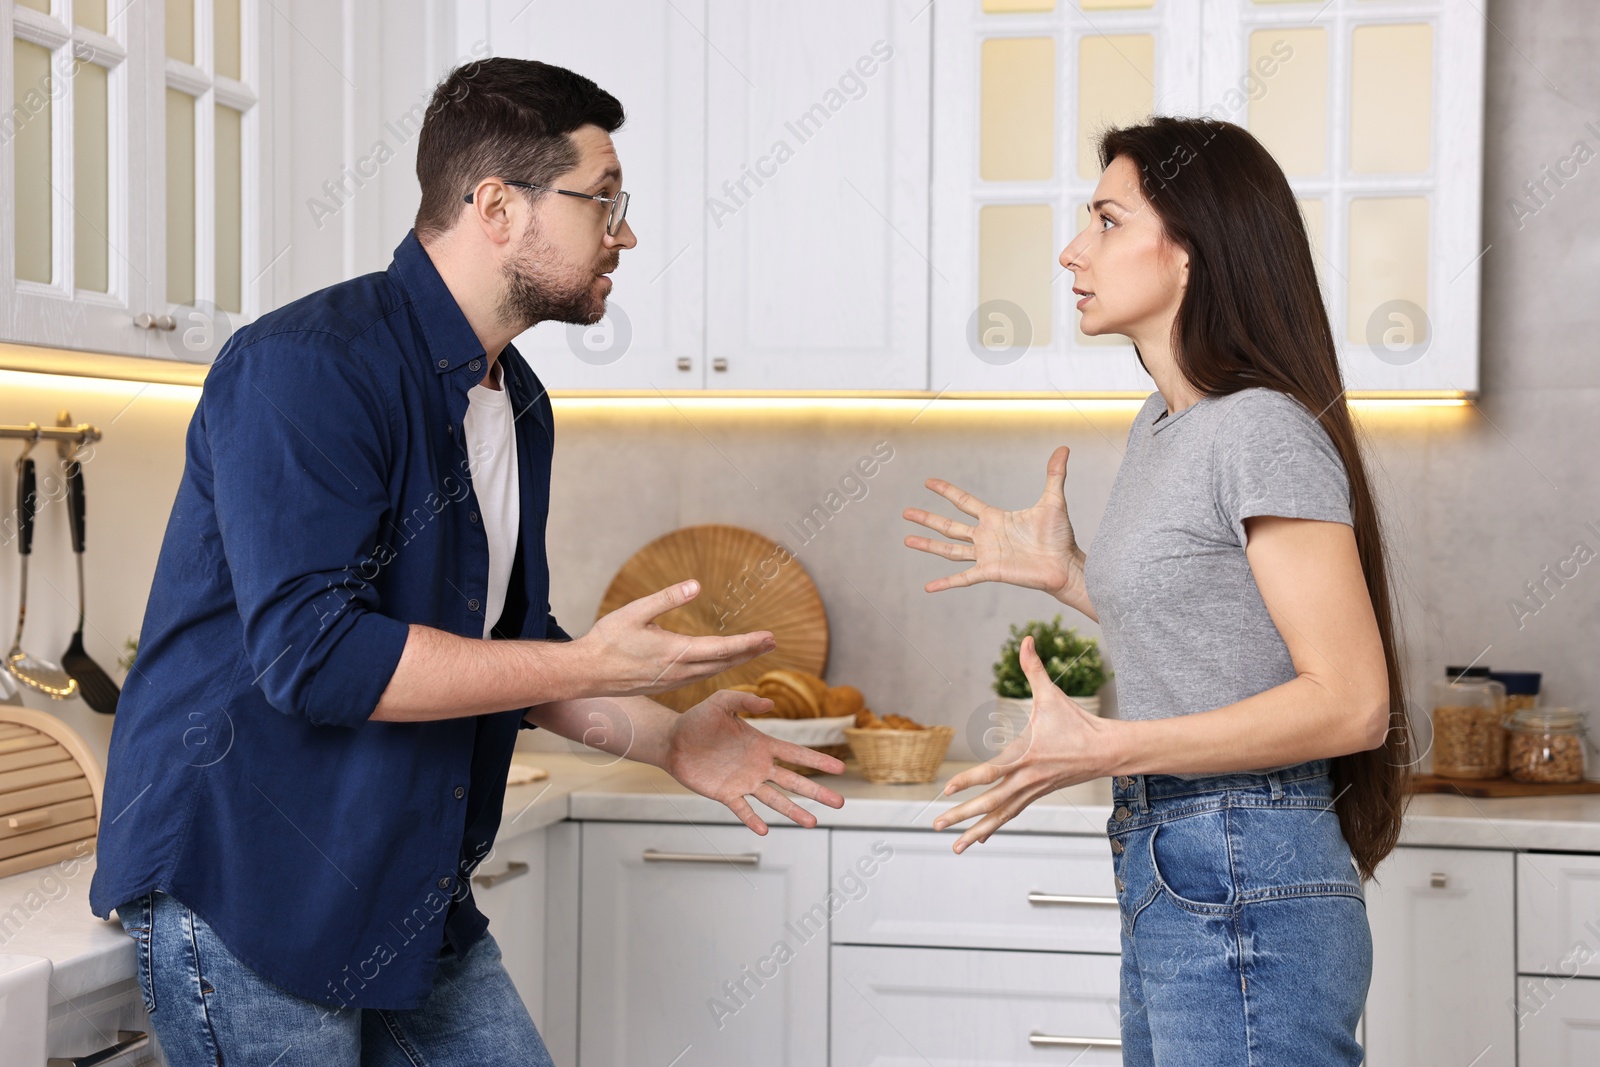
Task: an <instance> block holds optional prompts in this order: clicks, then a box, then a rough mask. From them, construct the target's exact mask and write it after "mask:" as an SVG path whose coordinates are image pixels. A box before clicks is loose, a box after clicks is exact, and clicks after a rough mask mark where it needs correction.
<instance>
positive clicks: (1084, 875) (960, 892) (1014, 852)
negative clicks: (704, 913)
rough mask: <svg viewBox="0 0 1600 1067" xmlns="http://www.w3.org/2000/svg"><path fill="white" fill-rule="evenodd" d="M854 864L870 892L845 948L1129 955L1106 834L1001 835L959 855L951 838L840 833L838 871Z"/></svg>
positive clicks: (838, 924) (837, 932)
mask: <svg viewBox="0 0 1600 1067" xmlns="http://www.w3.org/2000/svg"><path fill="white" fill-rule="evenodd" d="M852 869H855V870H856V871H857V873H858V874H859V875H860V877H861V878H862V880H863V881H864V882H865V884H866V885H867V886H868V891H867V892H866V893H865V894H864V895H863V897H862V899H861V900H859V901H857V902H854V903H852V904H851V906H850V907H848V908H845V909H843V910H841V911H840V913H839V914H838V916H836V917H835V919H834V923H833V940H834V943H835V944H839V943H853V944H863V945H915V946H925V947H944V948H1001V949H1032V950H1046V951H1055V952H1098V953H1107V954H1110V955H1112V956H1116V955H1118V954H1119V953H1120V952H1121V951H1122V941H1121V920H1120V918H1119V915H1118V911H1117V893H1116V888H1115V886H1114V885H1113V884H1112V883H1113V873H1112V869H1111V849H1110V848H1109V847H1108V845H1107V843H1106V839H1105V838H1104V837H1067V836H1062V835H1048V836H1047V835H1044V834H1009V835H1007V834H1001V835H999V836H998V837H996V838H994V839H993V840H992V841H990V842H989V843H988V844H986V845H985V846H984V847H983V848H981V849H972V850H969V851H968V852H967V853H966V854H964V855H961V856H957V855H955V854H954V853H952V852H951V851H950V840H949V838H948V837H946V836H945V835H943V834H929V833H917V832H900V833H885V832H882V831H872V830H835V831H833V871H834V875H835V877H841V876H843V875H844V873H845V872H847V871H850V870H852ZM868 872H870V873H868Z"/></svg>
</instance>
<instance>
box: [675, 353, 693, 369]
mask: <svg viewBox="0 0 1600 1067" xmlns="http://www.w3.org/2000/svg"><path fill="white" fill-rule="evenodd" d="M678 369H679V370H693V369H694V360H692V359H690V358H689V357H688V356H679V357H678Z"/></svg>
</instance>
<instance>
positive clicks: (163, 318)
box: [156, 315, 178, 330]
mask: <svg viewBox="0 0 1600 1067" xmlns="http://www.w3.org/2000/svg"><path fill="white" fill-rule="evenodd" d="M177 328H178V320H177V319H175V318H173V317H172V316H171V315H157V316H156V329H158V330H176V329H177Z"/></svg>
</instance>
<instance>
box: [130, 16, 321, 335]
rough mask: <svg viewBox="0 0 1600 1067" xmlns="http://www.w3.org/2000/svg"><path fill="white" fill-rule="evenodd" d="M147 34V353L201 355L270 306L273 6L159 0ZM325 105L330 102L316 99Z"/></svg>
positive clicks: (276, 251)
mask: <svg viewBox="0 0 1600 1067" xmlns="http://www.w3.org/2000/svg"><path fill="white" fill-rule="evenodd" d="M145 6H147V7H152V8H153V9H154V10H156V11H158V12H160V13H161V17H160V18H159V19H156V20H152V27H153V28H156V27H158V28H159V29H158V32H155V33H151V34H150V35H149V37H148V39H147V46H148V50H149V51H150V53H151V54H152V57H153V58H152V65H153V67H154V71H155V77H154V78H153V80H152V85H151V87H150V90H149V92H148V93H147V95H146V98H145V102H144V104H145V107H146V108H147V110H148V112H149V115H148V118H149V122H150V128H151V130H152V131H153V136H152V141H151V143H152V145H153V146H154V147H153V149H152V157H151V159H150V161H149V162H150V175H151V184H150V186H149V197H148V201H147V203H148V211H149V216H150V220H151V222H150V225H149V227H148V229H147V239H148V242H149V248H150V252H149V257H148V259H149V263H150V268H149V275H150V286H151V289H152V291H153V292H154V293H155V294H159V296H160V299H158V300H157V301H156V303H157V304H158V305H159V306H158V307H157V308H155V309H153V310H155V311H156V314H157V316H158V321H157V324H156V325H155V327H154V328H153V329H151V330H149V331H148V333H149V338H148V342H147V352H146V354H147V355H151V356H155V357H158V358H163V359H179V360H184V361H186V362H191V363H209V362H211V361H212V360H213V359H215V358H216V356H217V353H218V352H219V351H220V350H221V348H222V345H223V343H224V342H225V341H226V340H227V339H228V336H229V335H230V334H231V332H232V330H233V329H235V328H237V327H238V326H239V325H240V324H242V323H243V322H244V321H246V320H248V319H251V318H254V317H255V316H256V315H259V314H261V313H262V312H264V311H267V310H269V309H270V308H271V307H272V286H271V284H270V281H269V279H270V277H271V271H270V269H269V268H270V267H271V266H272V265H273V263H274V262H275V261H276V257H277V253H278V251H279V250H278V249H274V248H272V247H271V242H272V239H273V238H272V233H271V219H272V209H273V203H272V202H273V192H272V190H273V185H272V182H271V177H270V176H271V164H270V161H269V159H268V157H269V155H270V153H269V152H268V151H267V150H266V147H267V145H268V144H269V143H270V140H269V134H270V131H271V129H272V108H271V98H272V86H273V84H274V83H273V80H272V73H271V71H272V61H271V48H270V42H271V39H272V27H273V20H274V18H281V17H282V16H279V15H276V14H275V12H274V11H273V7H272V5H271V4H265V5H262V4H254V3H250V2H248V0H166V3H165V5H164V7H163V6H158V5H149V4H147V5H145ZM322 106H324V107H326V102H323V103H322Z"/></svg>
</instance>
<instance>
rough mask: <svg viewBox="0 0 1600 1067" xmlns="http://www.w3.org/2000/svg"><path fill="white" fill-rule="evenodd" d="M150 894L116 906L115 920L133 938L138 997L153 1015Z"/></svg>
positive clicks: (154, 1005)
mask: <svg viewBox="0 0 1600 1067" xmlns="http://www.w3.org/2000/svg"><path fill="white" fill-rule="evenodd" d="M150 904H151V900H150V894H149V893H146V894H145V895H144V896H142V897H135V898H134V899H132V900H130V901H128V902H126V903H124V904H118V905H117V919H118V920H119V921H120V922H121V923H122V928H123V930H125V931H127V934H128V936H129V937H131V938H133V946H134V964H135V967H136V975H137V977H138V979H139V996H140V997H141V998H142V999H143V1000H144V1010H145V1012H146V1013H149V1014H153V1013H154V1012H155V1010H156V990H155V982H154V980H153V975H152V973H151V971H152V968H151V964H150V955H151V953H150V939H151V932H152V926H153V923H152V922H151V911H152V909H151V906H150Z"/></svg>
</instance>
